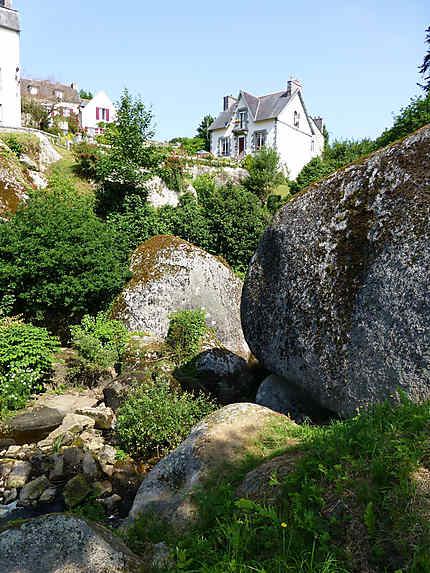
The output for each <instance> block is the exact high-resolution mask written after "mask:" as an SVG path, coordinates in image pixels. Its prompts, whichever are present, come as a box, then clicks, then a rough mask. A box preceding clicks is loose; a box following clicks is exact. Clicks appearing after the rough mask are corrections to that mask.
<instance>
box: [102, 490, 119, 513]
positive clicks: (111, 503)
mask: <svg viewBox="0 0 430 573" xmlns="http://www.w3.org/2000/svg"><path fill="white" fill-rule="evenodd" d="M120 501H122V497H121V496H120V495H118V494H117V493H114V494H113V495H111V496H110V497H106V498H105V499H103V500H102V502H103V505H104V506H105V508H106V511H108V512H109V513H112V511H113V510H114V509H115V507H116V506H117V505H118V504H119V502H120Z"/></svg>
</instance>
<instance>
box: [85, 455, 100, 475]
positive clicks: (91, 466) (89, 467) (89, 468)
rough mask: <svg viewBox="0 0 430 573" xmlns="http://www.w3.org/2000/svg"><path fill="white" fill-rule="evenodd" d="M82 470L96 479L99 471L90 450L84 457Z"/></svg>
mask: <svg viewBox="0 0 430 573" xmlns="http://www.w3.org/2000/svg"><path fill="white" fill-rule="evenodd" d="M82 471H83V473H84V474H85V475H86V476H87V477H88V478H90V479H94V478H95V477H97V474H98V473H99V469H98V467H97V462H96V461H95V459H94V458H93V456H92V454H91V453H90V452H86V453H85V455H84V459H83V460H82Z"/></svg>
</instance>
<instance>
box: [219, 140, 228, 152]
mask: <svg viewBox="0 0 430 573" xmlns="http://www.w3.org/2000/svg"><path fill="white" fill-rule="evenodd" d="M220 145H221V155H230V138H229V137H221V138H220Z"/></svg>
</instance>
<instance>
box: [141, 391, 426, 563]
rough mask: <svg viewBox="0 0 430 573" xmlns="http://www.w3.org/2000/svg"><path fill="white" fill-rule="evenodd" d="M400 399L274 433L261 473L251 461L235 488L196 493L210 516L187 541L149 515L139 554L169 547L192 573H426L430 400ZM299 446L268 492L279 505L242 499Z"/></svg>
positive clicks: (232, 483)
mask: <svg viewBox="0 0 430 573" xmlns="http://www.w3.org/2000/svg"><path fill="white" fill-rule="evenodd" d="M394 400H395V398H394V397H393V401H394ZM400 401H401V403H400V404H394V403H388V402H387V403H384V404H379V405H377V406H376V407H374V408H373V409H370V410H368V411H362V412H361V414H360V415H357V416H356V417H355V418H353V419H351V420H347V421H337V422H333V423H331V424H330V425H326V426H320V427H318V426H308V425H302V426H295V425H288V424H283V425H281V424H279V425H278V426H273V428H270V429H268V432H267V436H265V437H264V438H263V440H262V443H261V446H262V456H261V457H259V458H258V457H256V458H255V459H254V460H251V461H252V462H253V465H252V466H250V463H249V462H250V460H246V461H245V463H244V465H243V467H242V468H237V470H236V473H235V474H232V475H231V476H230V477H229V479H228V481H225V482H221V483H220V482H219V480H218V479H217V477H218V476H212V478H213V479H212V481H209V482H208V483H206V484H205V485H204V487H202V489H201V490H199V491H196V492H194V493H193V494H192V495H193V497H194V500H195V501H196V502H197V503H198V504H199V508H200V511H199V513H200V516H201V520H200V522H199V523H198V524H197V525H196V526H194V528H192V529H191V530H190V531H189V532H187V533H185V534H183V533H182V532H181V534H180V535H178V534H177V533H176V532H175V531H173V530H171V529H170V530H168V531H167V532H166V525H165V526H164V530H163V528H162V527H161V524H160V523H159V521H158V522H157V524H156V527H153V526H152V525H151V523H148V522H146V523H145V520H146V521H147V518H146V517H145V518H142V521H141V522H139V520H138V521H137V522H136V526H135V528H134V529H133V530H132V536H131V540H132V543H133V547H134V548H135V550H136V551H138V552H141V551H142V550H143V549H144V546H143V541H144V540H146V539H148V538H151V541H153V542H154V543H156V542H158V541H161V540H167V542H168V544H169V546H170V547H171V549H172V554H174V555H175V561H176V564H175V567H176V569H173V570H175V571H184V572H189V573H191V572H195V571H199V572H202V573H203V572H205V573H224V572H226V571H231V572H233V571H234V572H241V573H242V572H243V573H245V571H249V570H252V571H258V572H260V573H268V572H274V573H275V572H276V573H278V572H281V571H282V572H284V571H285V572H291V573H293V572H294V573H295V572H308V573H310V572H313V573H314V572H317V571H318V572H320V573H322V572H325V573H335V572H336V573H340V572H342V573H353V572H355V571H374V572H375V573H387V572H400V571H408V572H410V573H426V572H427V571H429V565H430V549H429V547H430V544H429V541H430V524H429V516H428V496H427V493H426V491H427V490H426V488H427V486H426V485H424V483H421V484H420V483H419V482H418V483H417V484H416V485H414V477H413V476H414V475H415V474H416V470H417V468H419V467H421V470H422V471H423V472H424V476H425V480H427V479H428V471H429V470H428V468H429V456H430V446H429V427H430V426H429V423H430V401H427V402H425V403H423V404H412V403H410V402H408V400H407V399H405V397H404V396H402V395H400ZM292 439H293V440H295V441H297V440H298V441H299V444H298V446H296V448H298V450H299V451H298V452H297V454H298V455H297V457H296V462H295V464H294V466H293V467H292V468H291V469H290V470H289V471H288V473H287V475H286V477H285V478H284V479H283V480H279V479H277V478H276V476H272V478H271V479H270V481H269V483H268V484H267V485H266V492H267V494H268V495H269V496H270V497H272V499H274V500H275V502H274V504H273V505H272V506H267V505H263V504H260V503H257V502H255V501H252V500H251V499H239V500H237V498H236V496H235V491H236V489H237V486H238V484H239V483H241V482H242V479H243V476H244V475H245V474H246V473H247V472H248V471H249V470H250V469H252V468H253V467H255V465H259V463H261V462H263V461H264V460H265V459H266V460H267V457H265V456H267V455H268V454H271V455H273V454H274V453H275V450H276V447H277V446H280V445H282V444H284V447H283V450H281V452H278V453H282V451H283V452H285V450H288V445H287V446H285V444H288V442H291V440H292ZM289 449H290V455H293V454H294V452H293V451H291V446H289ZM272 487H273V488H276V490H275V491H273V492H272V491H270V489H271V488H272ZM148 528H149V530H148Z"/></svg>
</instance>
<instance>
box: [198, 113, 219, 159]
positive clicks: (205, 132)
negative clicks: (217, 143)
mask: <svg viewBox="0 0 430 573" xmlns="http://www.w3.org/2000/svg"><path fill="white" fill-rule="evenodd" d="M214 121H215V118H214V117H212V116H211V115H205V116H204V118H203V119H202V121H201V122H200V125H199V127H198V128H197V137H198V138H200V139H201V140H203V142H204V146H203V147H201V148H200V149H205V150H206V151H210V150H211V134H210V131H209V127H210V126H211V125H212V123H213V122H214Z"/></svg>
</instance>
